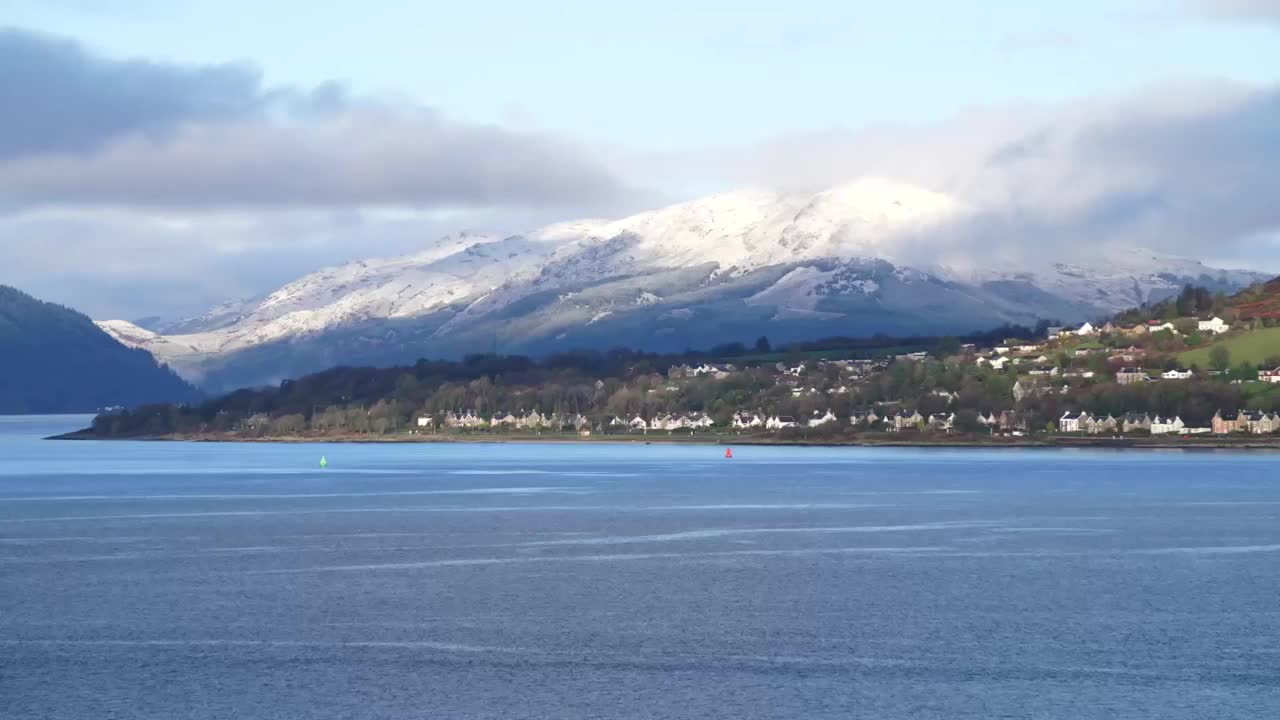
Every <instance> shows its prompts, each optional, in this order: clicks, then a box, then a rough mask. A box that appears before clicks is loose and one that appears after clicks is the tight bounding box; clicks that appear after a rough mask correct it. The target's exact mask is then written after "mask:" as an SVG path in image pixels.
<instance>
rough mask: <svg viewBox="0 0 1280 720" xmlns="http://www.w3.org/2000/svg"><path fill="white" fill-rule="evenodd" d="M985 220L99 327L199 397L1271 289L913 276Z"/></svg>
mask: <svg viewBox="0 0 1280 720" xmlns="http://www.w3.org/2000/svg"><path fill="white" fill-rule="evenodd" d="M972 212H973V211H972V210H971V209H970V208H969V207H967V206H966V205H965V204H964V203H963V202H961V201H958V200H955V199H953V198H950V197H948V196H945V195H941V194H939V193H935V192H933V191H930V190H926V189H922V188H917V187H914V186H909V185H903V184H900V183H895V182H891V181H887V180H881V179H866V180H861V181H858V182H856V183H850V184H848V185H843V186H839V187H837V188H832V189H830V190H827V191H824V192H821V193H816V194H813V195H803V194H786V193H775V192H767V191H739V192H735V193H722V194H720V195H713V196H710V197H708V198H703V199H700V200H694V201H690V202H686V203H680V204H677V205H672V206H669V207H665V208H660V209H657V210H651V211H647V212H643V213H638V214H636V215H632V216H629V217H626V218H621V219H617V220H576V221H569V222H562V223H555V224H552V225H548V226H545V227H542V228H539V229H536V230H534V231H531V232H529V233H526V234H519V235H510V236H499V235H493V234H485V233H457V234H454V235H449V236H446V237H445V238H443V239H442V240H440V241H439V242H437V243H435V244H433V245H431V246H429V247H427V248H424V249H423V250H422V251H420V252H417V253H413V254H409V255H403V256H399V257H392V258H374V259H369V260H362V261H356V262H352V263H346V264H343V265H338V266H333V267H329V268H323V269H321V270H318V271H316V272H314V273H311V274H309V275H306V276H304V277H302V278H299V279H298V280H296V281H294V282H291V283H288V284H286V285H284V286H282V287H281V288H279V289H278V290H276V291H274V292H272V293H268V294H266V295H264V296H262V297H260V298H256V299H253V300H250V301H245V302H242V303H225V304H223V305H220V306H218V307H216V308H214V309H213V310H211V311H210V312H209V313H206V314H205V315H203V316H200V317H197V318H191V319H188V320H184V321H182V322H180V323H177V324H175V325H173V326H172V327H169V328H165V329H166V330H168V332H167V333H154V332H151V331H147V330H144V329H142V328H139V327H137V326H133V325H132V324H129V323H126V322H124V321H107V322H104V323H101V326H102V327H103V328H104V329H105V330H107V331H108V332H109V333H112V334H113V335H114V336H115V337H117V338H118V339H120V340H121V341H122V342H125V343H127V344H130V345H132V346H134V347H141V348H145V349H147V350H149V351H151V352H153V353H154V354H155V355H156V356H157V357H158V358H161V359H163V360H165V361H166V362H169V363H171V364H172V365H173V366H174V367H175V368H176V369H178V370H179V372H181V373H182V374H183V375H184V377H188V378H189V379H193V380H196V381H199V382H203V383H205V384H208V383H209V382H210V380H209V378H220V379H219V380H218V381H217V383H218V385H219V386H221V384H222V383H230V384H231V385H234V384H236V383H237V381H238V382H240V384H246V383H250V384H251V383H256V382H269V381H273V380H275V379H276V378H278V377H287V376H288V374H290V373H292V374H297V373H298V372H305V371H310V370H314V369H319V366H318V365H316V363H317V362H321V361H322V360H323V361H333V360H336V361H337V362H334V363H333V364H350V363H353V362H371V363H375V364H376V363H380V362H381V363H385V362H391V361H392V360H393V359H394V360H412V359H413V358H410V357H404V356H403V355H402V353H403V354H407V355H417V356H432V357H451V356H453V357H456V356H460V355H462V354H465V353H467V352H475V351H492V350H502V351H505V352H552V351H555V350H557V349H560V350H563V349H569V348H573V347H599V346H602V345H603V346H612V345H620V344H626V345H637V344H639V345H643V346H645V347H647V348H653V349H670V350H679V349H683V347H691V346H705V345H707V344H710V343H715V342H720V341H723V340H726V339H734V340H741V339H743V338H744V337H756V336H758V335H760V334H768V335H769V336H770V337H778V338H779V339H787V338H790V339H803V338H804V337H815V336H821V335H832V334H855V333H864V334H872V333H874V332H887V333H905V332H934V333H954V332H964V331H971V330H978V329H985V328H989V327H993V326H996V325H999V324H1003V323H1006V322H1013V323H1022V324H1034V323H1035V321H1036V320H1039V319H1054V320H1059V321H1063V322H1073V321H1077V320H1083V319H1089V318H1092V317H1098V316H1101V315H1104V314H1109V313H1111V312H1115V311H1117V310H1120V309H1123V308H1125V307H1130V306H1134V305H1139V304H1142V303H1144V302H1147V301H1150V300H1152V299H1160V297H1159V296H1161V295H1162V294H1172V293H1175V292H1177V291H1178V290H1179V289H1180V288H1181V286H1182V285H1183V284H1186V283H1196V284H1205V285H1211V286H1214V287H1215V288H1220V289H1224V290H1234V289H1238V288H1239V287H1242V286H1244V285H1247V284H1249V283H1251V282H1253V281H1255V280H1258V279H1260V278H1261V277H1262V276H1260V275H1256V274H1254V273H1250V272H1247V271H1227V270H1217V269H1214V268H1209V267H1207V266H1205V265H1203V264H1201V263H1198V262H1196V261H1190V260H1182V259H1178V258H1168V257H1164V256H1161V255H1159V254H1157V253H1153V252H1151V251H1146V250H1141V249H1123V250H1118V251H1114V252H1112V253H1111V254H1110V256H1109V257H1104V258H1100V259H1099V260H1098V261H1097V263H1095V264H1091V265H1085V264H1080V263H1079V262H1078V261H1077V262H1076V263H1071V262H1067V261H1058V262H1045V263H1041V264H1040V265H1039V266H1037V267H1027V266H1016V265H1013V266H1006V267H1003V268H1001V267H996V266H992V265H990V264H983V265H982V266H981V267H980V268H979V269H976V270H968V271H959V270H953V269H950V268H947V267H944V266H942V265H940V264H939V265H936V266H933V267H929V266H925V267H919V266H917V265H916V264H913V263H912V262H911V257H912V256H914V255H916V254H917V252H915V250H916V249H918V248H919V247H920V246H921V243H926V242H928V241H929V239H930V238H931V237H933V236H934V235H935V234H938V233H942V232H945V231H946V230H947V229H948V228H950V227H953V226H954V224H955V223H959V222H963V221H964V220H965V219H967V218H968V217H970V216H971V214H972ZM730 333H736V335H730ZM326 343H331V344H332V345H333V347H332V348H330V349H325V348H324V345H325V344H326ZM682 344H683V346H682V347H681V345H682ZM380 352H384V353H385V354H386V357H385V359H383V356H380V354H379V353H380ZM291 356H292V357H291ZM391 356H394V357H391ZM308 357H310V358H311V360H309V359H308ZM267 358H274V359H267ZM312 360H314V362H312ZM237 367H239V368H241V369H242V370H243V371H242V372H240V371H237V369H236V368H237ZM251 368H252V369H251Z"/></svg>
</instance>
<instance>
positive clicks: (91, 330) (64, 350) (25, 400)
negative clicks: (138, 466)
mask: <svg viewBox="0 0 1280 720" xmlns="http://www.w3.org/2000/svg"><path fill="white" fill-rule="evenodd" d="M0 348H3V352H0V413H4V414H18V413H21V414H25V413H32V414H40V413H67V412H92V411H95V410H99V409H101V408H105V407H111V406H115V405H125V406H132V405H138V404H142V403H150V402H175V401H182V402H185V401H191V400H195V399H197V398H198V397H199V394H198V393H197V392H196V391H195V389H194V388H192V387H191V386H190V385H188V384H187V383H186V382H184V381H183V380H181V379H180V378H179V377H178V376H177V375H175V374H174V373H173V372H172V371H170V370H168V369H167V368H163V367H160V366H158V365H157V364H156V361H155V359H154V358H152V357H151V356H150V355H149V354H147V353H146V352H143V351H141V350H135V349H130V348H128V347H125V346H124V345H122V344H120V343H119V342H117V341H116V340H114V339H113V338H112V337H111V336H110V335H108V334H107V333H105V332H103V331H102V330H101V329H99V328H98V327H97V326H95V325H94V324H93V321H91V320H90V319H89V318H87V317H85V316H84V315H81V314H80V313H77V312H75V311H73V310H69V309H67V308H64V307H62V306H59V305H53V304H51V303H45V302H41V301H39V300H36V299H34V298H32V297H30V296H28V295H26V294H24V293H22V292H19V291H18V290H15V289H13V288H11V287H6V286H3V285H0Z"/></svg>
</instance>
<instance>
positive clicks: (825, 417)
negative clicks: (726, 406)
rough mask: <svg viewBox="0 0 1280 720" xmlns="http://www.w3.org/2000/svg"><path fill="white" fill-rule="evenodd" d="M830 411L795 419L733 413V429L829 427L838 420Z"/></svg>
mask: <svg viewBox="0 0 1280 720" xmlns="http://www.w3.org/2000/svg"><path fill="white" fill-rule="evenodd" d="M838 419H839V418H837V417H836V416H835V413H833V412H831V411H830V410H828V411H826V412H825V413H819V412H818V411H816V410H815V411H814V413H813V417H810V418H804V419H800V418H796V417H793V416H791V415H761V414H758V413H741V412H740V413H734V415H733V422H732V425H733V428H734V429H735V430H761V429H764V430H785V429H787V428H801V427H808V428H816V427H822V426H823V425H829V424H831V423H834V422H836V421H837V420H838Z"/></svg>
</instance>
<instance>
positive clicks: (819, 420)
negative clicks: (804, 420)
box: [809, 410, 836, 427]
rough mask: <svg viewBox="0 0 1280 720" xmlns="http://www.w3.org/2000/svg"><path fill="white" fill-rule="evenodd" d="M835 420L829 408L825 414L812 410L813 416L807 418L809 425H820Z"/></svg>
mask: <svg viewBox="0 0 1280 720" xmlns="http://www.w3.org/2000/svg"><path fill="white" fill-rule="evenodd" d="M835 421H836V416H835V415H834V414H832V412H831V411H830V410H828V411H827V413H826V414H825V415H818V411H817V410H814V411H813V417H812V418H810V419H809V427H820V426H822V425H826V424H827V423H833V422H835Z"/></svg>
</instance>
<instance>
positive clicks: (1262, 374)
mask: <svg viewBox="0 0 1280 720" xmlns="http://www.w3.org/2000/svg"><path fill="white" fill-rule="evenodd" d="M1258 379H1259V380H1261V381H1262V382H1269V383H1280V368H1276V369H1275V370H1262V371H1259V372H1258Z"/></svg>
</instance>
